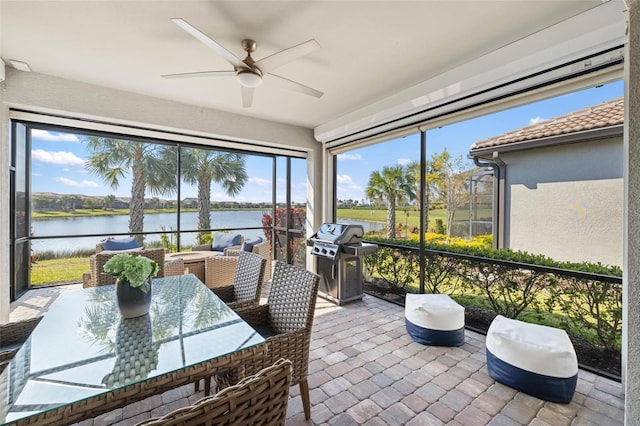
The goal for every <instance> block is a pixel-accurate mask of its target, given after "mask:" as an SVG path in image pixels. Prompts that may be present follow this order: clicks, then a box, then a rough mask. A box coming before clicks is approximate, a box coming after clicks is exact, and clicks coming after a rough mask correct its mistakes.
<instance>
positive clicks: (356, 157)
mask: <svg viewBox="0 0 640 426" xmlns="http://www.w3.org/2000/svg"><path fill="white" fill-rule="evenodd" d="M360 160H362V155H360V154H338V161H360Z"/></svg>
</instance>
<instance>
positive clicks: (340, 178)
mask: <svg viewBox="0 0 640 426" xmlns="http://www.w3.org/2000/svg"><path fill="white" fill-rule="evenodd" d="M336 182H337V183H338V184H342V185H345V184H353V179H351V176H349V175H337V176H336Z"/></svg>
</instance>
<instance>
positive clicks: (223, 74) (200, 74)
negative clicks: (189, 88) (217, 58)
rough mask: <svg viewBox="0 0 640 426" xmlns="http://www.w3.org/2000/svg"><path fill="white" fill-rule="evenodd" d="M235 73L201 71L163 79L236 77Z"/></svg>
mask: <svg viewBox="0 0 640 426" xmlns="http://www.w3.org/2000/svg"><path fill="white" fill-rule="evenodd" d="M235 75H236V72H235V71H199V72H183V73H179V74H165V75H161V76H160V77H163V78H192V77H227V76H231V77H235Z"/></svg>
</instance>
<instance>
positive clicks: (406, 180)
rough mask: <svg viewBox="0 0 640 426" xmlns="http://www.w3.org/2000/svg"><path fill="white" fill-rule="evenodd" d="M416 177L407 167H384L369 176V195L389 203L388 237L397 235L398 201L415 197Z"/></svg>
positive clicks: (371, 197)
mask: <svg viewBox="0 0 640 426" xmlns="http://www.w3.org/2000/svg"><path fill="white" fill-rule="evenodd" d="M414 190H415V177H414V175H413V174H412V173H411V172H410V171H408V169H406V168H405V167H402V166H395V167H389V166H386V167H383V168H382V173H380V172H379V171H374V172H372V173H371V175H370V176H369V183H368V185H367V190H366V193H367V197H369V198H370V199H371V200H384V201H386V203H387V237H388V238H395V237H396V203H397V202H398V201H401V200H405V199H406V200H408V201H412V200H413V199H415V192H414Z"/></svg>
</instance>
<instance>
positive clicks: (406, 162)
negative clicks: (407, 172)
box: [398, 158, 413, 166]
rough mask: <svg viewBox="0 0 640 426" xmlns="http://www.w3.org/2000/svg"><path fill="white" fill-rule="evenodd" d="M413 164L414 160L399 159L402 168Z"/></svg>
mask: <svg viewBox="0 0 640 426" xmlns="http://www.w3.org/2000/svg"><path fill="white" fill-rule="evenodd" d="M411 163H413V160H410V159H408V158H399V159H398V164H400V165H401V166H408V165H409V164H411Z"/></svg>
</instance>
